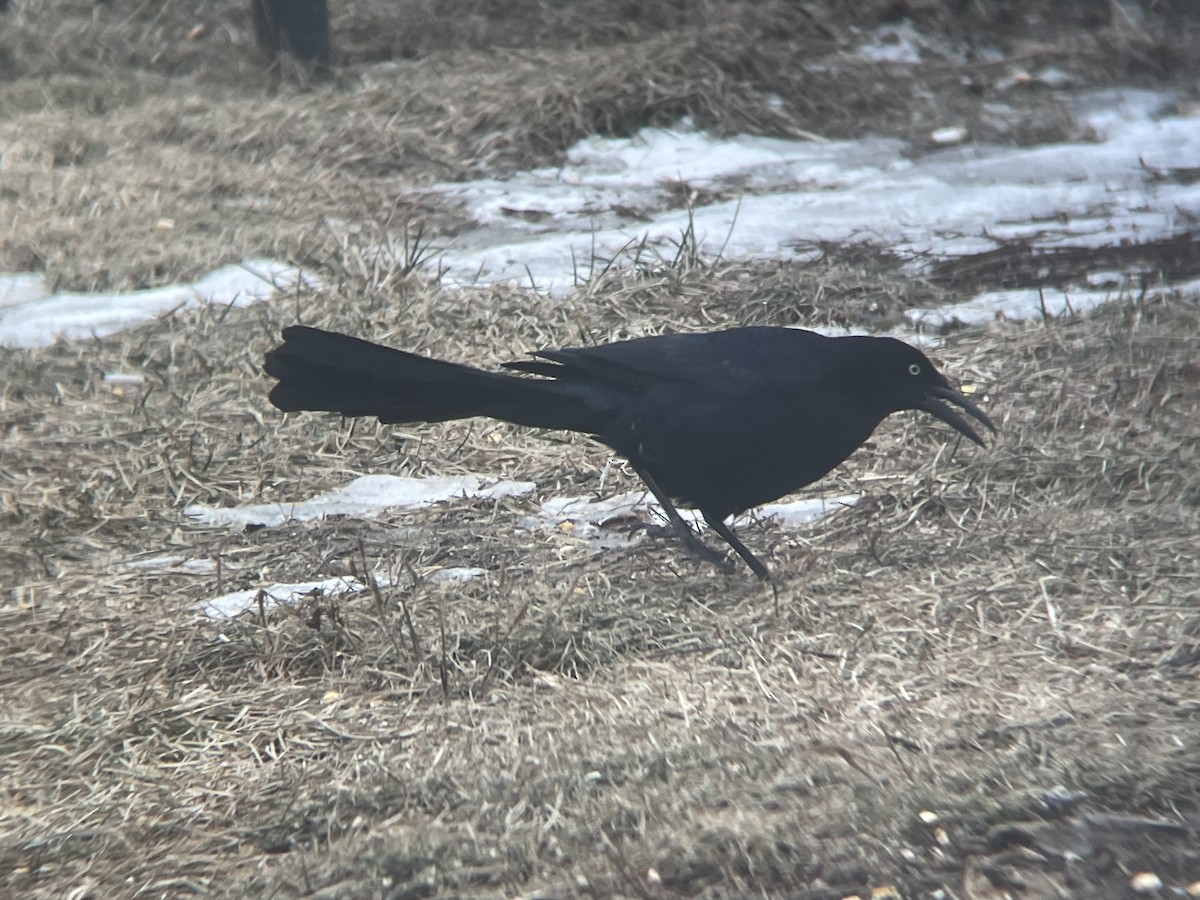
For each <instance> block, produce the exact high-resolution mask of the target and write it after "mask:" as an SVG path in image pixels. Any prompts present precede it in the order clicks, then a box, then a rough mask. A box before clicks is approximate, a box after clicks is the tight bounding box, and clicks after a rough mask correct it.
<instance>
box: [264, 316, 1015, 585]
mask: <svg viewBox="0 0 1200 900" xmlns="http://www.w3.org/2000/svg"><path fill="white" fill-rule="evenodd" d="M283 341H284V342H283V344H282V345H280V346H278V347H276V348H275V349H273V350H271V351H270V352H268V353H267V355H266V364H265V368H266V372H267V374H268V375H271V376H273V377H275V378H277V379H279V383H278V384H277V385H275V387H274V388H273V389H272V390H271V394H270V400H271V402H272V403H273V404H274V405H275V406H276V407H278V408H279V409H281V410H283V411H284V412H293V411H296V410H325V411H329V412H339V413H341V414H342V415H345V416H375V417H376V418H378V419H379V421H380V422H384V423H392V422H443V421H446V420H448V419H465V418H469V417H471V416H490V417H491V418H493V419H501V420H502V421H505V422H512V423H514V424H517V425H527V426H531V427H534V428H561V429H565V430H567V431H579V432H582V433H584V434H588V435H591V436H592V437H594V438H595V439H596V440H598V441H600V442H601V443H604V444H607V445H608V446H609V447H611V448H612V449H613V450H615V451H616V452H617V453H619V454H621V456H624V457H625V458H626V459H628V460H629V462H630V463H631V464H632V465H633V468H634V470H635V471H636V472H637V473H638V475H640V476H641V478H642V480H643V481H644V482H645V483H646V486H647V487H648V488H649V489H650V491H651V493H653V494H654V496H655V497H656V498H657V499H658V502H659V503H661V504H662V507H663V509H664V510H666V514H667V518H668V519H669V520H670V522H671V524H672V525H673V526H674V528H675V531H676V532H677V533H678V534H679V535H680V537H681V538H683V540H684V541H685V542H686V543H687V544H688V545H689V547H692V548H693V549H694V550H696V551H698V552H700V553H702V554H703V555H705V556H707V557H709V558H712V557H714V556H718V558H719V554H714V553H713V551H711V550H709V549H708V548H707V547H705V545H704V544H703V543H702V542H701V541H700V540H699V539H698V538H697V537H696V535H695V534H694V533H693V532H692V530H691V528H690V527H689V526H688V525H687V523H686V522H684V521H683V519H682V518H681V517H680V515H679V513H678V511H677V510H676V509H675V505H674V503H673V502H672V501H675V502H678V503H679V504H681V505H683V506H688V507H692V508H694V509H697V510H699V512H700V514H701V515H702V516H703V517H704V521H705V522H707V523H708V525H709V527H711V528H712V529H713V531H715V532H716V533H717V534H719V535H720V536H721V537H722V538H723V539H724V540H725V542H726V543H728V544H729V546H731V547H732V548H733V549H734V550H736V551H737V553H738V555H739V556H741V558H742V559H743V560H745V561H746V564H747V565H748V566H749V567H750V569H751V570H752V571H753V572H754V574H755V575H757V576H758V577H759V578H763V579H767V578H769V577H770V575H769V573H768V571H767V568H766V566H764V565H763V564H762V563H761V562H760V561H759V560H758V559H757V558H756V557H755V556H754V554H753V553H751V552H750V551H749V550H748V549H746V546H745V545H744V544H743V543H742V542H741V541H740V540H738V538H737V536H736V535H735V534H734V533H733V532H732V531H731V530H730V529H729V527H728V526H727V525H726V524H725V519H726V518H727V517H728V516H731V515H734V514H736V513H741V512H745V511H746V510H747V509H750V508H751V507H754V506H759V505H761V504H763V503H767V502H768V501H771V500H775V499H777V498H779V497H782V496H783V495H784V494H789V493H791V492H793V491H795V490H798V489H799V488H802V487H804V486H805V485H806V484H810V483H812V482H814V481H816V480H817V479H818V478H820V477H821V476H822V475H825V474H826V473H827V472H829V471H830V470H831V469H833V468H834V467H835V466H836V465H838V464H839V463H840V462H842V460H844V459H846V457H848V456H849V455H850V454H851V453H853V452H854V451H855V450H857V449H858V448H859V447H860V446H862V444H863V443H864V442H865V441H866V440H867V438H869V437H870V436H871V432H873V431H874V430H875V427H876V426H877V425H878V424H879V423H880V422H882V421H883V420H884V418H886V417H887V416H888V415H889V414H891V413H894V412H899V411H900V410H905V409H923V410H925V411H926V412H929V413H931V414H932V415H934V416H936V417H937V418H939V419H941V420H942V421H943V422H945V423H947V424H948V425H950V426H951V427H953V428H954V429H956V430H957V431H958V432H959V433H961V434H963V435H964V436H966V437H968V438H970V439H971V440H972V441H974V442H975V443H977V444H980V445H981V446H982V445H983V441H982V440H981V439H980V437H979V435H978V434H977V433H976V432H975V430H974V429H973V428H972V427H971V426H970V425H968V424H967V421H966V420H965V419H964V418H963V417H962V416H960V415H959V414H958V413H957V412H956V411H955V410H953V409H952V408H951V407H949V406H947V405H946V404H945V403H944V402H942V401H949V402H950V403H953V404H956V405H957V406H959V407H961V408H962V409H964V410H965V411H966V412H967V413H969V414H970V415H971V416H973V417H974V418H975V419H977V420H978V421H980V422H982V423H983V424H984V425H986V426H987V427H988V428H990V429H991V430H992V431H995V426H993V425H992V423H991V421H990V420H989V419H988V417H987V416H986V415H984V413H983V412H982V411H981V410H979V409H978V408H977V407H976V406H975V405H974V404H972V403H971V402H970V401H969V400H967V399H966V398H965V397H964V396H963V395H962V394H960V393H959V392H958V391H956V390H955V389H954V388H953V387H951V385H950V382H949V381H947V380H946V378H945V377H944V376H943V375H942V374H941V373H940V372H938V370H937V369H936V368H935V367H934V365H933V363H931V362H930V361H929V359H928V358H927V357H926V356H925V354H923V353H922V352H921V351H920V350H917V349H915V348H914V347H910V346H909V345H908V344H905V343H903V342H902V341H898V340H895V339H893V338H885V337H836V338H833V337H826V336H824V335H821V334H817V333H816V332H813V331H802V330H799V329H794V328H770V327H755V328H731V329H728V330H726V331H715V332H708V333H702V334H667V335H660V336H656V337H643V338H635V339H633V340H628V341H620V342H617V343H612V344H603V345H600V346H596V347H572V348H568V349H563V350H542V351H540V352H538V353H535V354H533V358H532V359H526V360H521V361H518V362H510V363H506V364H505V368H508V369H513V370H516V371H517V372H521V373H523V374H522V375H508V374H504V373H501V372H486V371H483V370H481V369H474V368H470V367H468V366H463V365H459V364H457V363H452V362H444V361H442V360H437V359H430V358H428V357H424V356H417V355H415V354H412V353H406V352H404V351H402V350H393V349H392V348H390V347H383V346H380V345H379V344H372V343H369V342H367V341H363V340H359V339H358V338H354V337H349V336H347V335H344V334H335V333H333V332H328V331H320V330H318V329H316V328H308V327H306V326H302V325H293V326H291V327H289V328H285V329H284V330H283ZM530 375H532V376H540V377H533V378H530V377H527V376H530Z"/></svg>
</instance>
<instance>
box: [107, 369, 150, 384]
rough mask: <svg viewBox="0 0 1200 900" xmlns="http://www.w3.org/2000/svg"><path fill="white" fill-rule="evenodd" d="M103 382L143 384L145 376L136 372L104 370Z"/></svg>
mask: <svg viewBox="0 0 1200 900" xmlns="http://www.w3.org/2000/svg"><path fill="white" fill-rule="evenodd" d="M104 383H105V384H145V383H146V376H144V375H138V374H137V373H136V372H105V373H104Z"/></svg>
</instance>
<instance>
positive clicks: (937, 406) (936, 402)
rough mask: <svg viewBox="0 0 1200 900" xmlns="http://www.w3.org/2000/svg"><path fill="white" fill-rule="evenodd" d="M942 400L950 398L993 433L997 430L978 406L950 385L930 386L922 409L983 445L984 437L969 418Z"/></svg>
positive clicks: (949, 399)
mask: <svg viewBox="0 0 1200 900" xmlns="http://www.w3.org/2000/svg"><path fill="white" fill-rule="evenodd" d="M942 400H948V401H949V402H951V403H953V404H954V405H956V406H960V407H962V408H963V409H964V410H966V411H967V412H968V413H970V414H971V415H972V416H974V417H975V418H976V419H978V420H979V421H980V422H982V423H983V424H984V425H986V426H987V427H988V428H989V429H991V431H992V432H993V433H995V431H996V426H995V425H993V424H992V420H991V419H989V418H988V417H987V416H986V415H985V414H984V412H983V410H981V409H980V408H979V407H978V406H976V405H975V404H974V403H972V402H971V401H970V400H968V399H967V398H966V397H964V396H963V395H962V394H960V393H959V392H958V391H956V390H955V389H954V388H952V387H950V385H946V386H945V387H935V388H930V390H929V393H928V394H927V395H926V396H925V401H924V402H923V403H922V404H921V409H923V410H925V412H927V413H929V414H931V415H934V416H937V417H938V418H939V419H941V420H942V421H943V422H945V423H946V424H947V425H949V426H950V427H951V428H953V429H954V430H955V431H957V432H959V433H960V434H962V435H963V436H964V437H968V438H970V439H971V440H973V441H974V442H975V443H977V444H978V445H979V446H980V447H982V446H983V439H982V438H981V437H980V436H979V435H978V433H977V432H976V431H975V429H974V428H972V427H971V426H970V425H969V424H967V420H966V419H964V418H963V417H962V416H960V415H959V414H958V413H957V412H955V411H954V410H953V409H951V408H950V407H949V406H947V405H946V404H945V403H941V402H940V401H942Z"/></svg>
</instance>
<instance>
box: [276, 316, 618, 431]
mask: <svg viewBox="0 0 1200 900" xmlns="http://www.w3.org/2000/svg"><path fill="white" fill-rule="evenodd" d="M264 368H265V369H266V372H267V374H268V375H271V376H272V377H274V378H277V379H279V383H278V384H277V385H275V387H274V388H273V389H272V390H271V394H270V400H271V402H272V403H273V404H274V405H275V406H276V407H278V408H279V409H281V410H283V411H284V412H295V411H297V410H322V411H327V412H339V413H341V414H342V415H345V416H375V417H378V419H379V420H380V421H381V422H443V421H446V420H449V419H465V418H469V417H471V416H490V417H492V418H496V419H501V420H503V421H505V422H513V423H515V424H517V425H528V426H532V427H534V428H566V429H570V430H573V431H583V432H587V433H595V431H596V429H597V423H596V422H594V421H592V420H593V419H594V417H595V414H594V413H589V410H588V407H587V405H586V404H585V403H584V402H583V398H582V397H581V396H580V393H579V388H578V387H577V386H573V385H570V384H566V383H561V382H557V381H554V380H551V379H544V378H526V377H520V376H513V375H503V374H500V373H496V372H485V371H482V370H480V369H473V368H470V367H469V366H462V365H458V364H457V363H451V362H443V361H442V360H437V359H430V358H429V357H425V356H417V355H416V354H413V353H405V352H404V351H403V350H393V349H392V348H390V347H383V346H380V345H379V344H372V343H370V342H368V341H363V340H359V339H358V338H354V337H350V336H348V335H344V334H336V333H334V332H330V331H321V330H319V329H316V328H308V327H306V326H303V325H293V326H291V327H289V328H285V329H284V330H283V343H282V344H281V345H279V346H278V347H276V348H275V349H273V350H271V351H270V352H268V353H267V355H266V361H265V364H264Z"/></svg>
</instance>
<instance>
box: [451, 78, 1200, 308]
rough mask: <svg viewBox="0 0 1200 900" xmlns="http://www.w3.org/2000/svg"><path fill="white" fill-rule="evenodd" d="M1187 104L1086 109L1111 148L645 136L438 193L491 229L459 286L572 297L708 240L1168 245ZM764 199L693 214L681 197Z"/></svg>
mask: <svg viewBox="0 0 1200 900" xmlns="http://www.w3.org/2000/svg"><path fill="white" fill-rule="evenodd" d="M1171 102H1172V100H1171V97H1170V96H1169V95H1166V94H1162V93H1154V92H1148V91H1122V92H1103V93H1094V94H1088V95H1081V96H1079V97H1077V98H1075V99H1074V106H1075V108H1076V110H1077V112H1078V115H1079V117H1080V119H1081V121H1083V122H1085V123H1086V124H1088V125H1090V126H1091V127H1092V129H1093V130H1094V131H1095V132H1096V133H1097V134H1098V135H1099V137H1100V140H1098V141H1095V142H1075V143H1064V144H1051V145H1043V146H1038V147H994V146H980V145H962V146H958V147H950V148H946V149H941V150H937V151H934V152H931V153H928V154H927V155H924V156H921V157H919V158H917V159H915V160H907V159H905V158H904V157H903V156H902V155H901V153H902V150H903V145H902V144H901V143H899V142H897V141H891V140H881V139H867V140H863V141H833V142H829V143H823V144H815V143H804V142H799V141H788V140H781V139H774V138H759V137H752V136H747V135H739V136H736V137H733V138H729V139H717V138H713V137H710V136H708V135H704V134H699V133H696V132H690V131H675V132H666V131H660V130H655V129H645V130H643V131H641V132H639V133H638V134H637V135H635V136H634V137H632V138H624V139H606V138H590V139H588V140H585V141H582V142H580V143H579V144H577V145H576V146H575V147H573V148H572V149H571V150H570V151H569V153H568V154H567V161H566V163H565V165H563V166H562V167H561V168H554V169H551V168H544V169H537V170H533V171H531V172H525V173H518V174H516V175H513V176H512V177H510V178H506V179H485V180H483V181H477V182H468V183H458V184H448V185H440V186H435V187H434V188H432V189H431V191H432V192H434V193H438V194H442V195H444V196H446V197H448V198H450V199H452V200H453V201H455V202H456V203H458V204H460V205H462V206H463V208H464V209H465V210H466V211H467V212H468V213H470V214H471V216H472V217H473V218H474V219H475V220H476V221H477V222H478V223H479V226H480V227H479V228H477V229H475V230H473V231H469V232H465V233H463V234H460V235H459V236H458V237H457V238H456V239H455V241H454V242H453V243H452V244H450V245H447V246H444V247H443V248H442V254H441V256H440V257H439V265H440V266H441V267H442V268H443V269H444V270H445V272H446V275H445V282H446V283H447V284H449V285H457V286H469V285H472V284H491V283H499V282H508V283H513V284H520V285H524V286H527V287H528V286H532V287H535V288H536V289H538V290H541V291H547V292H549V293H551V294H556V295H561V294H564V293H566V292H568V291H570V290H571V288H572V287H573V286H574V284H576V283H577V282H578V281H582V280H586V279H587V278H589V277H590V276H591V275H592V274H593V269H596V270H598V268H599V267H603V266H604V265H606V264H608V263H609V262H610V261H615V264H617V265H626V264H630V263H633V262H635V261H638V260H640V261H648V260H649V261H653V260H654V258H655V256H656V255H658V256H659V257H670V256H672V255H673V254H674V251H675V248H676V246H677V244H678V242H679V240H680V236H681V235H682V234H683V233H684V232H685V231H687V230H688V229H689V228H693V227H694V229H695V234H696V238H697V241H698V242H699V243H700V245H701V247H702V250H703V251H704V252H707V253H709V254H710V255H715V254H716V253H717V252H718V251H720V252H722V253H723V254H724V255H725V256H726V257H727V258H739V259H796V258H798V257H802V256H804V255H805V254H811V253H812V252H813V249H814V248H816V247H819V246H820V245H821V244H824V243H834V244H855V243H871V244H875V245H879V246H882V247H886V248H889V249H891V250H893V251H895V252H897V253H898V254H899V255H901V256H905V257H908V258H909V259H911V260H913V261H914V265H915V266H916V267H917V268H918V269H919V268H920V267H921V266H922V265H924V264H925V263H926V262H928V261H930V260H936V259H939V258H946V257H950V256H961V255H964V254H968V253H980V252H986V251H988V250H993V249H996V248H997V247H998V246H1000V243H1001V242H1002V241H1004V240H1018V239H1019V240H1025V241H1028V242H1029V243H1030V244H1031V246H1033V247H1035V248H1041V247H1052V246H1055V245H1058V244H1063V243H1066V242H1070V243H1072V244H1075V245H1082V246H1102V245H1104V246H1111V245H1115V244H1119V243H1121V242H1123V241H1127V242H1144V241H1148V240H1153V239H1157V238H1163V237H1166V236H1169V235H1171V234H1174V233H1177V232H1178V231H1179V230H1180V229H1182V228H1184V227H1188V226H1189V224H1190V223H1191V222H1193V221H1194V220H1195V218H1196V217H1198V216H1200V185H1197V184H1193V185H1186V184H1180V183H1175V182H1173V181H1171V180H1164V179H1161V178H1156V177H1155V176H1154V172H1155V171H1160V172H1161V171H1169V170H1171V169H1173V168H1187V167H1189V166H1194V165H1195V160H1197V159H1200V115H1195V114H1193V115H1174V116H1165V117H1161V118H1160V117H1159V116H1160V115H1161V114H1162V113H1163V111H1164V110H1166V109H1168V108H1169V107H1170V104H1171ZM678 182H683V183H685V184H686V185H688V186H690V187H712V188H720V189H722V190H723V191H724V192H725V193H726V194H728V192H729V190H730V185H737V186H744V187H745V189H746V190H748V191H751V192H752V194H751V195H748V196H743V197H742V198H741V199H739V200H724V201H719V202H715V203H710V204H708V205H700V206H696V207H695V208H694V209H692V210H691V211H689V210H687V209H679V208H678V206H679V199H678V198H679V190H678V189H677V183H678Z"/></svg>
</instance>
